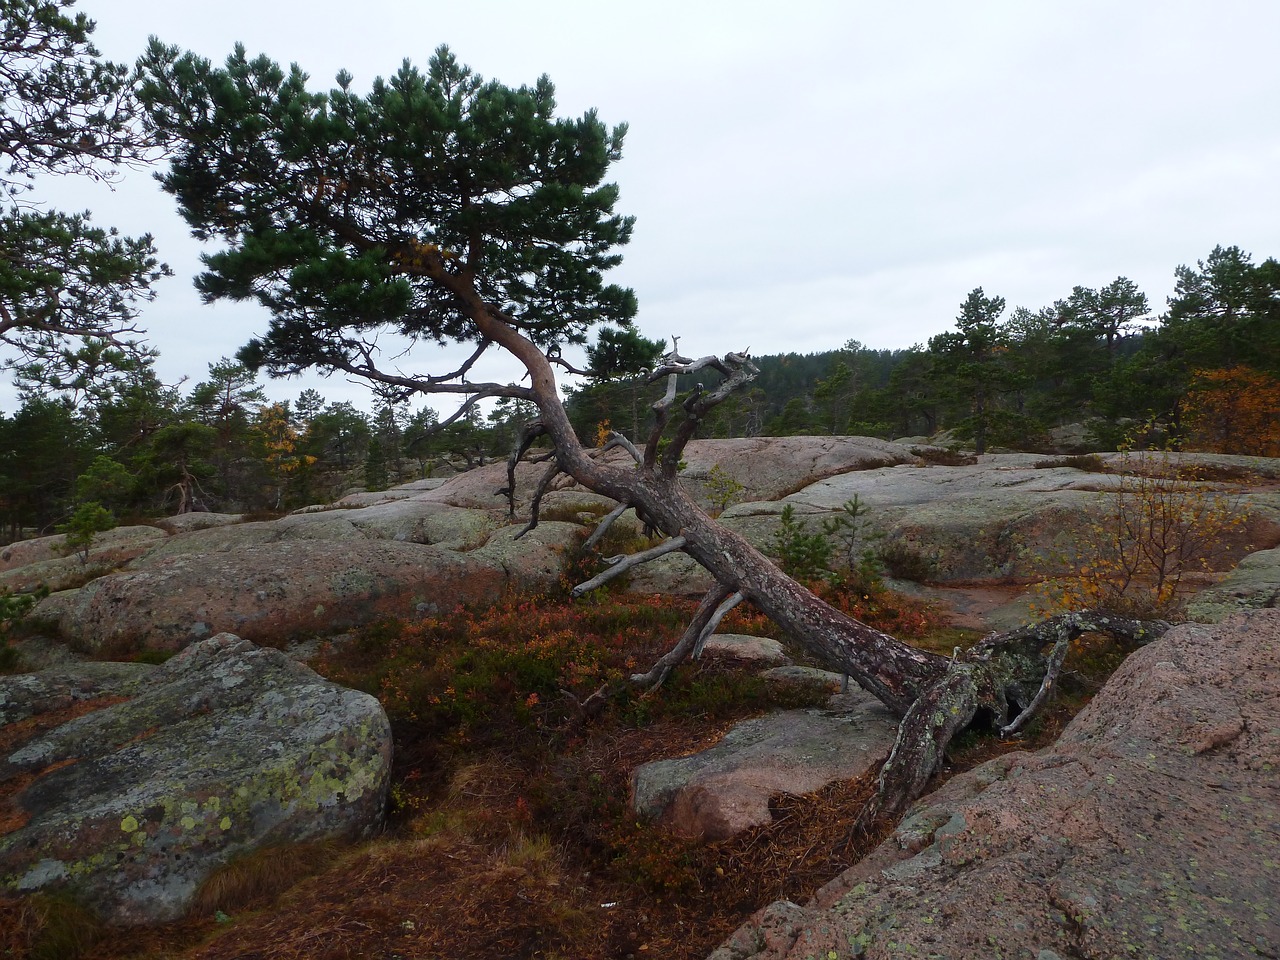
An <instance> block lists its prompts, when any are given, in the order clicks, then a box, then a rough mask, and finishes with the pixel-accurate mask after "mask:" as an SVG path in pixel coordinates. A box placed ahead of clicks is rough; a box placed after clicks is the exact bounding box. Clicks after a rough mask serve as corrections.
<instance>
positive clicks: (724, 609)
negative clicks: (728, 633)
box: [693, 592, 745, 660]
mask: <svg viewBox="0 0 1280 960" xmlns="http://www.w3.org/2000/svg"><path fill="white" fill-rule="evenodd" d="M744 599H745V598H744V597H743V596H742V594H741V593H736V592H735V593H732V594H730V595H729V596H728V598H727V599H726V600H725V601H724V603H722V604H720V606H719V607H717V608H716V612H715V613H714V614H713V615H712V617H711V620H710V621H709V622H708V623H707V625H706V626H705V627H703V628H702V633H701V635H700V636H699V637H698V642H697V643H695V644H694V646H693V658H694V659H695V660H697V659H698V658H699V657H701V656H702V649H703V647H705V646H706V645H707V640H708V639H709V638H710V637H711V635H712V634H713V633H715V632H716V630H718V629H719V628H720V621H721V620H723V619H724V618H725V617H726V616H728V615H729V611H730V610H732V609H733V608H734V607H736V606H737V605H738V604H740V603H741V602H742V601H743V600H744Z"/></svg>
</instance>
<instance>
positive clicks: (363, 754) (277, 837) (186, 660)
mask: <svg viewBox="0 0 1280 960" xmlns="http://www.w3.org/2000/svg"><path fill="white" fill-rule="evenodd" d="M0 720H3V721H4V723H5V726H3V727H0V891H5V892H9V893H31V892H35V891H50V892H66V893H68V894H70V895H71V896H73V897H75V898H76V899H77V900H79V901H80V902H82V903H84V904H85V905H86V906H88V907H90V908H92V909H94V910H95V911H96V912H98V913H100V914H101V915H102V916H103V917H104V918H105V919H107V920H110V921H112V922H115V923H123V924H136V923H153V922H158V921H165V920H172V919H175V918H177V917H180V916H182V914H183V913H184V912H185V911H186V909H187V907H188V905H189V903H190V901H191V898H192V897H193V895H194V894H195V892H196V890H197V889H198V887H199V885H200V883H201V881H203V880H204V879H205V878H206V877H207V876H209V874H210V873H212V872H213V871H214V870H215V869H216V868H217V867H219V866H220V865H222V864H223V863H225V862H227V861H228V860H229V859H231V858H232V857H235V856H237V855H239V854H244V853H248V852H251V851H253V850H256V849H259V848H261V847H263V846H267V845H271V844H282V843H293V842H301V841H305V840H314V839H321V838H333V837H357V836H367V835H369V834H371V833H372V832H373V831H375V830H376V829H377V828H378V827H379V826H380V824H381V822H382V816H383V811H384V808H385V804H386V794H387V788H388V785H389V782H390V774H391V729H390V725H389V724H388V722H387V718H386V715H385V714H384V713H383V711H382V707H381V706H380V705H379V704H378V701H377V700H376V699H374V698H373V697H371V696H368V695H367V694H363V693H357V692H355V691H353V690H347V689H344V688H343V687H340V686H338V685H336V684H333V683H330V682H328V681H326V680H324V679H323V678H321V677H320V676H318V675H317V674H315V673H314V672H313V671H311V670H310V669H308V668H307V667H304V666H302V665H300V664H298V663H296V662H294V661H293V660H291V659H289V658H288V657H287V656H285V655H284V654H283V653H281V652H280V651H278V650H271V649H259V648H257V647H254V646H253V644H251V643H249V642H248V641H245V640H241V639H240V638H238V637H235V636H232V635H231V634H220V635H218V636H215V637H211V638H209V639H207V640H205V641H202V642H200V643H197V644H194V645H192V646H190V647H188V648H187V649H186V650H185V651H183V652H182V653H180V654H178V655H177V656H175V657H173V658H172V659H170V660H169V661H168V662H167V663H165V664H164V665H162V666H146V665H140V664H112V665H107V664H83V665H76V666H74V667H66V668H60V669H58V670H53V671H48V672H45V673H42V674H35V675H26V676H16V677H3V678H0Z"/></svg>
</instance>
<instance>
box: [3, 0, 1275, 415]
mask: <svg viewBox="0 0 1280 960" xmlns="http://www.w3.org/2000/svg"><path fill="white" fill-rule="evenodd" d="M78 8H79V9H81V10H84V11H85V12H86V13H88V14H89V15H90V16H91V17H92V18H94V19H95V20H97V22H98V30H97V33H96V34H95V39H96V42H97V44H98V46H99V47H100V48H101V50H102V51H103V53H104V55H106V56H107V57H109V58H111V59H115V60H124V61H130V62H131V61H132V60H133V59H134V58H135V57H136V56H137V55H138V54H139V53H140V52H141V51H142V49H143V47H144V45H145V43H146V39H147V37H148V35H150V34H155V35H157V36H159V37H160V38H161V39H162V40H164V41H165V42H166V43H171V44H177V45H179V46H181V47H184V48H188V49H192V50H195V51H196V52H198V53H200V54H202V55H205V56H208V57H211V58H213V59H214V60H215V61H217V62H221V60H222V59H223V58H224V57H225V56H226V55H227V54H228V53H229V52H230V51H231V48H232V45H233V44H234V43H235V42H236V41H242V42H243V43H244V44H245V45H246V46H247V48H248V50H249V53H250V54H251V55H252V54H256V53H260V52H261V53H266V54H268V55H270V56H271V57H273V58H274V59H276V60H278V61H280V62H281V63H282V64H283V63H288V62H297V63H298V64H299V65H300V66H301V67H302V68H303V69H304V70H306V71H307V72H308V73H309V74H310V75H311V77H312V80H313V83H315V84H316V85H317V86H319V87H321V88H323V89H327V88H328V87H329V86H331V84H332V80H333V76H334V74H335V73H336V72H337V71H338V70H339V69H340V68H346V69H348V70H350V71H351V72H352V73H353V74H354V75H355V78H356V79H355V85H356V87H357V88H358V89H367V87H368V84H369V83H370V81H371V80H372V79H373V77H374V76H377V75H386V74H389V73H391V72H393V71H394V70H395V69H396V68H397V67H398V66H399V64H400V61H401V60H402V59H403V58H406V57H408V58H410V59H412V60H413V61H415V62H416V63H418V64H420V65H425V63H426V61H427V59H428V57H429V56H430V55H431V52H432V51H433V50H434V49H435V47H436V46H437V45H439V44H441V43H447V44H449V45H450V46H451V47H452V48H453V50H454V52H455V53H456V54H457V55H458V57H459V59H461V60H462V61H463V62H465V63H468V64H470V65H471V66H472V67H473V68H474V69H475V70H476V71H478V72H479V73H481V74H483V75H484V76H486V77H491V78H495V79H498V80H501V81H503V82H504V83H508V84H510V85H513V86H515V85H519V84H521V83H532V82H533V81H534V80H536V79H537V77H538V76H539V75H540V74H542V73H547V74H548V75H550V77H551V79H552V80H553V81H554V83H555V84H556V87H557V95H558V96H557V99H558V102H559V105H560V112H561V113H562V114H563V115H579V114H581V113H582V112H583V111H584V110H586V109H588V108H590V107H595V108H597V109H598V111H599V114H600V117H601V119H603V120H604V121H605V122H606V123H609V124H614V123H618V122H622V121H625V122H627V123H628V124H629V125H630V132H629V133H628V135H627V141H626V146H625V151H624V153H625V156H624V159H623V161H622V162H621V163H620V164H618V165H617V167H616V169H615V176H614V179H615V180H616V181H617V182H618V184H619V185H620V187H621V202H620V205H619V209H620V211H621V212H624V213H628V214H634V215H635V216H636V217H637V218H638V220H637V224H636V231H635V235H634V239H633V240H632V242H631V244H630V246H629V247H627V248H625V249H624V254H625V262H624V265H623V266H622V267H620V268H619V269H618V270H616V271H615V272H614V274H613V279H615V280H616V281H618V282H621V283H625V284H627V285H629V286H632V287H634V288H635V290H636V293H637V295H638V296H639V300H640V314H639V318H638V324H639V327H640V329H641V331H642V332H643V333H645V334H646V335H647V336H650V337H655V338H659V337H666V336H669V335H670V334H673V333H674V334H680V335H681V337H682V340H681V348H682V351H683V352H686V353H690V354H694V355H700V354H705V353H724V352H725V351H727V350H731V349H732V350H739V349H743V348H746V347H750V348H751V350H752V352H753V353H756V354H763V353H776V352H785V351H797V352H801V353H804V352H811V351H817V350H825V349H832V348H835V347H838V346H840V345H841V344H843V343H844V342H845V341H846V340H849V339H857V340H859V341H861V342H862V343H864V344H866V345H867V346H871V347H878V348H884V347H890V348H891V347H908V346H911V345H912V344H914V343H920V342H924V341H926V340H927V339H928V338H929V337H930V336H932V335H933V334H936V333H939V332H941V331H943V330H945V329H948V328H949V327H951V326H952V324H953V322H954V319H955V316H956V313H957V310H958V307H959V304H960V302H961V301H962V300H963V299H964V297H965V295H966V294H967V293H968V292H969V291H970V290H972V289H973V288H974V287H977V286H981V287H983V288H984V289H985V291H986V293H987V294H988V295H997V294H998V295H1000V296H1003V297H1005V298H1006V299H1007V300H1008V303H1009V306H1010V307H1011V308H1012V307H1013V306H1016V305H1023V306H1027V307H1031V308H1038V307H1041V306H1044V305H1046V304H1049V303H1051V302H1053V301H1054V300H1056V299H1059V298H1062V297H1065V296H1067V295H1068V294H1069V293H1070V292H1071V288H1072V287H1073V286H1075V285H1077V284H1080V285H1084V286H1089V287H1098V286H1102V285H1104V284H1106V283H1108V282H1110V281H1111V280H1113V279H1115V278H1116V277H1117V276H1121V275H1123V276H1127V277H1129V278H1131V279H1133V280H1134V281H1136V282H1137V283H1138V285H1139V287H1140V288H1141V289H1142V290H1143V291H1144V292H1146V294H1147V295H1148V297H1149V299H1150V300H1151V303H1152V305H1153V307H1154V308H1156V309H1157V310H1159V309H1162V308H1163V306H1164V302H1165V298H1166V297H1167V296H1168V295H1169V294H1170V293H1171V292H1172V289H1173V271H1174V268H1175V267H1176V266H1178V264H1180V263H1188V264H1194V263H1195V261H1196V260H1199V259H1203V258H1204V257H1206V256H1207V255H1208V254H1209V252H1210V251H1211V250H1212V248H1213V247H1214V245H1215V244H1223V245H1230V244H1237V245H1239V246H1241V247H1243V248H1244V249H1245V250H1248V251H1250V252H1252V253H1253V254H1254V256H1255V259H1256V260H1262V259H1265V258H1266V257H1268V256H1280V175H1278V174H1280V123H1278V122H1277V121H1278V120H1280V61H1278V60H1277V55H1276V42H1277V38H1280V4H1276V3H1270V2H1264V0H1237V2H1231V0H1214V2H1212V3H1209V2H1202V3H1190V2H1177V0H1125V2H1116V0H1104V2H1079V0H1073V2H1070V3H1067V2H1026V0H1016V2H982V0H966V2H964V3H958V2H954V0H946V2H942V0H937V2H914V3H884V2H877V3H866V2H860V0H859V2H852V0H841V2H816V0H812V2H806V0H792V2H790V3H778V2H776V0H775V2H769V3H754V2H743V0H735V2H723V3H720V2H707V0H683V2H679V3H668V2H655V0H646V2H643V3H639V2H636V3H632V2H620V0H615V2H610V3H604V2H600V0H592V2H568V0H543V2H541V3H537V4H534V3H530V2H528V0H523V2H518V3H517V2H497V0H472V2H470V3H465V4H464V3H458V2H456V0H455V2H449V3H442V2H436V0H361V2H355V3H353V2H350V0H343V2H334V0H218V2H212V3H203V4H186V3H173V2H167V3H162V2H158V0H80V4H79V7H78ZM55 188H56V196H55ZM43 199H47V200H50V201H51V202H52V203H54V204H56V205H60V206H63V207H66V208H77V207H89V208H91V209H92V210H93V211H94V217H95V220H96V221H97V222H98V223H99V224H100V225H104V226H105V225H115V226H118V227H120V228H121V230H122V231H123V232H125V233H131V234H136V233H141V232H150V233H152V234H154V235H155V237H156V243H157V245H158V247H159V249H160V253H161V256H162V258H163V259H164V260H165V261H167V262H168V263H169V264H170V265H171V266H172V267H173V269H174V271H175V276H174V277H173V278H172V279H170V280H167V281H164V282H163V283H162V284H161V286H160V288H159V297H158V299H157V300H156V302H155V303H154V304H152V305H150V306H149V307H148V308H147V309H146V311H145V313H144V314H143V317H142V323H143V325H144V326H145V327H146V328H147V329H148V330H149V333H150V339H151V342H152V343H153V345H154V346H156V347H157V348H158V349H159V350H160V353H161V358H160V362H159V364H158V369H159V371H160V373H161V375H162V377H163V378H164V379H166V380H170V381H172V380H176V379H178V378H179V377H180V376H182V375H189V376H191V377H192V382H194V381H195V380H198V379H200V378H201V376H202V375H203V374H204V373H205V372H206V370H207V365H208V364H209V363H210V362H211V361H215V360H217V359H218V358H220V357H223V356H229V355H231V354H233V353H234V351H235V350H236V349H237V348H238V347H239V346H241V345H242V344H243V343H244V342H245V340H247V339H248V338H249V337H250V336H252V335H253V334H254V333H256V332H259V331H261V330H263V329H264V328H265V325H266V318H265V316H264V315H263V313H262V311H260V310H259V309H257V308H254V307H251V306H244V305H231V304H221V305H218V306H214V307H206V306H203V305H201V304H200V302H199V300H198V298H197V297H196V296H195V295H194V293H193V291H192V288H191V278H192V276H193V275H194V274H195V273H196V272H197V271H198V269H199V262H198V255H199V252H200V246H199V244H197V243H196V242H195V241H193V240H191V239H190V238H189V237H188V235H187V231H186V227H185V225H184V224H183V223H182V221H181V220H180V218H179V217H178V215H177V213H176V210H175V207H174V205H173V201H172V199H171V198H169V197H167V196H165V195H164V194H162V193H161V192H160V191H159V189H158V186H157V185H155V184H154V183H153V182H152V181H151V180H150V178H149V176H148V175H147V174H146V173H145V172H143V173H131V174H129V175H128V176H127V178H126V179H125V182H124V183H123V184H121V185H120V186H118V187H117V189H116V190H115V192H114V193H106V192H105V191H103V190H101V189H100V188H92V187H91V186H90V185H86V184H73V183H71V182H69V181H65V180H64V181H60V182H58V183H57V184H55V185H53V187H49V188H46V189H44V191H43ZM433 359H436V358H434V357H430V356H422V357H419V358H417V361H415V362H413V363H411V364H410V367H411V368H414V369H419V367H418V362H421V363H422V364H423V365H426V364H429V363H430V361H431V360H433ZM302 385H305V384H299V383H297V382H292V383H290V382H281V383H273V384H270V385H269V392H270V393H272V394H273V395H275V396H280V397H289V396H296V394H297V392H298V390H299V389H300V387H301V386H302ZM312 385H315V386H317V387H318V388H319V389H320V391H321V392H322V393H323V394H325V395H326V396H327V397H328V398H329V399H331V400H333V399H353V400H357V401H359V400H361V398H362V397H363V396H364V394H363V392H362V391H357V390H354V389H353V388H351V387H348V386H347V385H345V384H344V383H342V382H341V381H334V380H331V381H324V382H318V383H314V384H312ZM5 405H6V406H8V405H9V404H5ZM361 405H362V406H363V405H364V403H363V402H361Z"/></svg>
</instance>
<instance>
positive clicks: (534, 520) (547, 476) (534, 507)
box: [515, 462, 562, 540]
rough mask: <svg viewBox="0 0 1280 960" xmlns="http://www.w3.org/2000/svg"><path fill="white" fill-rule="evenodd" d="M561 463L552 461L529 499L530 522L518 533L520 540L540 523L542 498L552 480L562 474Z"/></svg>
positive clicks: (517, 536) (517, 537) (516, 537)
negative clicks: (539, 515) (539, 514)
mask: <svg viewBox="0 0 1280 960" xmlns="http://www.w3.org/2000/svg"><path fill="white" fill-rule="evenodd" d="M561 472H562V471H561V470H560V464H558V463H554V462H553V463H552V464H551V466H550V467H548V468H547V472H546V473H544V474H543V475H542V479H541V480H539V481H538V486H537V487H536V488H535V489H534V491H533V499H532V500H530V501H529V522H528V523H526V524H525V525H524V529H523V530H521V531H520V532H519V533H517V534H516V536H515V539H517V540H519V539H520V538H521V537H523V536H524V535H525V534H526V533H528V532H529V531H530V530H532V529H534V528H535V527H537V525H538V513H539V511H541V509H542V498H543V496H545V495H546V492H547V488H548V487H550V486H551V481H552V480H554V479H555V478H556V477H558V476H560V474H561Z"/></svg>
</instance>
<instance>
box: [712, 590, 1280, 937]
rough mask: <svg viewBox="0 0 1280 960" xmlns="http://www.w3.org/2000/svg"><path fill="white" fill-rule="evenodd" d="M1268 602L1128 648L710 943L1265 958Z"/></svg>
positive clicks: (1273, 806)
mask: <svg viewBox="0 0 1280 960" xmlns="http://www.w3.org/2000/svg"><path fill="white" fill-rule="evenodd" d="M1277 715H1280V611H1271V610H1267V611H1259V612H1255V613H1251V614H1244V615H1238V616H1235V617H1232V618H1230V619H1228V620H1227V621H1225V622H1223V623H1222V624H1220V625H1218V626H1216V627H1206V626H1201V625H1195V624H1187V625H1184V626H1181V627H1177V628H1175V629H1174V630H1172V631H1170V632H1169V633H1168V634H1166V635H1165V636H1164V637H1163V638H1162V639H1161V640H1159V641H1157V642H1155V643H1152V644H1151V645H1150V646H1148V647H1145V648H1144V649H1142V650H1140V651H1139V652H1137V653H1136V654H1134V655H1133V656H1131V657H1130V658H1129V659H1128V660H1127V661H1126V662H1125V663H1124V664H1123V666H1121V668H1120V669H1119V670H1118V671H1117V672H1116V674H1115V675H1114V676H1113V677H1112V679H1111V681H1110V682H1109V683H1108V684H1107V686H1106V687H1105V688H1104V689H1103V690H1102V692H1101V693H1099V694H1098V696H1097V697H1096V698H1095V699H1094V700H1093V701H1092V703H1090V704H1089V706H1088V707H1086V708H1085V710H1084V711H1082V712H1081V713H1080V715H1079V716H1078V717H1077V718H1076V719H1075V720H1074V721H1073V722H1072V723H1071V724H1070V726H1068V728H1067V729H1066V731H1065V732H1064V733H1063V735H1062V737H1061V738H1060V740H1059V741H1058V743H1057V744H1056V745H1055V746H1053V747H1051V748H1048V749H1046V750H1044V751H1041V752H1039V753H1035V754H1028V753H1016V754H1011V755H1006V756H1004V757H1001V758H999V759H997V760H994V761H991V762H989V763H986V764H984V765H982V766H980V767H978V768H976V769H975V770H972V771H970V772H969V773H966V774H963V775H961V776H958V777H956V778H955V779H953V780H952V781H950V782H949V783H948V784H947V785H946V786H945V787H944V788H943V789H942V790H940V791H939V792H938V793H936V794H934V795H932V796H930V797H926V798H925V799H924V800H922V801H921V802H920V803H919V804H918V805H917V806H916V807H915V808H914V810H913V812H912V813H911V814H910V815H909V816H908V817H907V819H906V820H904V821H903V823H902V824H901V825H900V826H899V827H898V829H897V831H896V832H895V833H894V835H893V836H892V837H891V838H890V839H889V840H888V841H886V842H885V843H884V844H883V845H881V846H880V847H879V848H877V849H876V851H874V852H873V853H872V854H871V856H870V857H868V858H867V859H866V860H864V861H863V862H862V863H860V864H858V865H857V866H855V867H853V868H851V869H850V870H848V871H846V872H845V873H844V874H842V875H841V876H840V877H838V878H837V879H836V880H834V881H832V882H831V883H830V884H828V885H827V886H826V887H824V888H823V889H822V890H820V891H819V892H818V894H817V895H816V896H815V897H814V899H813V901H812V902H811V903H809V904H807V905H805V906H800V905H797V904H795V903H790V902H779V903H775V904H772V905H771V906H769V907H767V908H765V909H764V910H762V911H760V912H759V913H758V914H756V916H755V917H754V918H753V919H752V920H751V921H750V922H749V923H748V924H747V925H745V926H744V927H742V928H741V929H740V930H739V931H738V932H737V933H735V934H734V936H733V937H732V938H731V939H730V940H729V941H728V942H727V943H726V944H725V945H724V946H722V947H721V948H720V949H719V950H717V951H716V952H715V953H714V954H712V957H713V958H714V960H783V958H787V960H803V958H809V957H824V958H826V957H839V958H845V957H865V958H888V957H902V956H921V957H928V956H935V957H946V958H948V960H967V958H974V960H979V958H981V960H986V958H990V957H996V956H1005V957H1029V958H1040V960H1054V958H1067V957H1143V958H1147V957H1150V958H1167V957H1183V956H1188V957H1190V956H1194V957H1204V958H1220V960H1226V958H1235V957H1247V956H1269V955H1273V954H1274V952H1275V944H1276V943H1277V942H1280V909H1277V900H1276V891H1277V890H1280V778H1277V777H1276V769H1277V767H1280V725H1278V724H1277V720H1276V717H1277Z"/></svg>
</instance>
